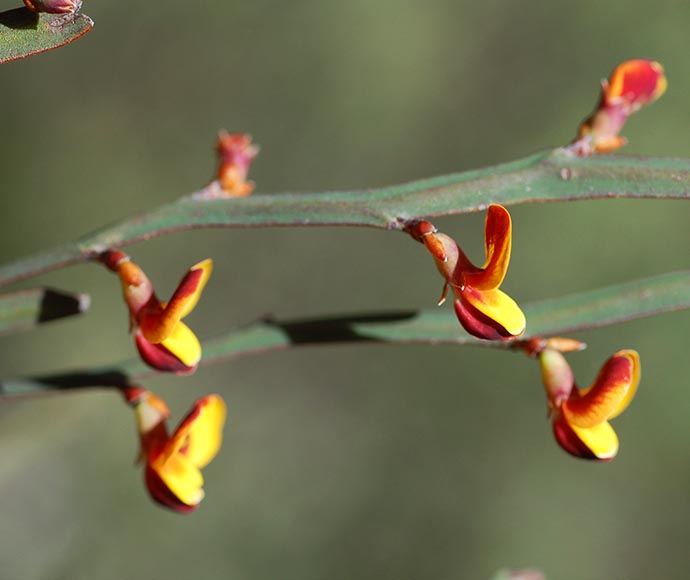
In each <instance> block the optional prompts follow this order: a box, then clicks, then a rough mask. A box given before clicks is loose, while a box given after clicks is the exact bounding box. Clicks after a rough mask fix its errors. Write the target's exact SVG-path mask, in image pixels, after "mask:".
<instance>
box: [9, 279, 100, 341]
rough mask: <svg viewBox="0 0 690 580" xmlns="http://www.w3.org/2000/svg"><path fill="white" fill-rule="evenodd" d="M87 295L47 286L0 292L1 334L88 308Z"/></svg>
mask: <svg viewBox="0 0 690 580" xmlns="http://www.w3.org/2000/svg"><path fill="white" fill-rule="evenodd" d="M89 305H90V300H89V296H88V294H70V293H67V292H60V291H58V290H51V289H50V288H31V289H29V290H20V291H18V292H11V293H9V294H2V295H0V334H9V333H12V332H18V331H21V330H29V329H31V328H34V327H35V326H38V325H39V324H43V323H44V322H49V321H51V320H56V319H58V318H65V317H66V316H74V315H75V314H82V313H83V312H86V311H87V310H88V309H89Z"/></svg>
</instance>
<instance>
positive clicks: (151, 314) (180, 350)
mask: <svg viewBox="0 0 690 580" xmlns="http://www.w3.org/2000/svg"><path fill="white" fill-rule="evenodd" d="M100 260H101V262H103V264H105V265H106V267H107V268H108V269H110V270H112V271H113V272H115V273H117V274H118V276H119V277H120V281H121V282H122V292H123V295H124V299H125V302H126V303H127V307H128V308H129V316H130V323H131V329H132V331H133V332H134V340H135V342H136V345H137V349H138V350H139V354H140V355H141V358H142V359H143V360H144V362H146V363H147V364H148V365H149V366H151V367H153V368H154V369H157V370H159V371H167V372H173V373H177V374H187V373H192V372H194V371H195V370H196V367H197V365H198V364H199V360H200V359H201V345H200V344H199V339H198V338H197V337H196V335H195V334H194V333H193V332H192V331H191V330H190V329H189V327H188V326H187V325H186V324H184V323H183V322H182V319H183V318H184V317H185V316H187V315H188V314H189V313H190V312H191V311H192V310H193V309H194V307H195V306H196V304H197V302H198V301H199V297H200V296H201V293H202V291H203V289H204V286H206V282H207V281H208V279H209V277H210V276H211V270H212V269H213V262H212V261H211V260H210V259H207V260H203V261H201V262H199V263H198V264H194V265H193V266H192V267H191V268H190V269H189V270H188V271H187V273H186V274H185V275H184V276H183V277H182V280H181V281H180V283H179V285H178V286H177V289H176V290H175V292H174V293H173V295H172V297H171V298H170V300H169V301H168V302H161V301H160V300H159V299H158V297H157V296H156V293H155V292H154V289H153V284H151V281H150V280H149V279H148V277H147V276H146V274H144V272H143V271H142V269H141V268H140V267H139V266H137V265H136V264H135V263H134V262H132V261H131V260H130V258H129V256H127V255H126V254H124V253H123V252H120V251H108V252H104V253H103V254H101V256H100Z"/></svg>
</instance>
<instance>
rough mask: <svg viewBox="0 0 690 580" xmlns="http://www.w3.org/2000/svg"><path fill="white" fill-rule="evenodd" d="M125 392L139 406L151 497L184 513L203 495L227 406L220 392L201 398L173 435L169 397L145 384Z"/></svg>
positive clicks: (138, 422)
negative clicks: (165, 398) (204, 471)
mask: <svg viewBox="0 0 690 580" xmlns="http://www.w3.org/2000/svg"><path fill="white" fill-rule="evenodd" d="M123 394H124V396H125V399H126V400H127V402H128V403H129V404H130V405H131V406H132V407H134V410H135V412H136V420H137V428H138V431H139V438H140V442H141V450H140V453H139V460H140V461H142V462H145V467H144V481H145V483H146V487H147V489H148V491H149V494H150V495H151V498H152V499H153V500H154V501H155V502H157V503H159V504H160V505H162V506H164V507H167V508H170V509H172V510H174V511H177V512H181V513H189V512H193V511H194V510H195V509H196V508H197V506H198V505H199V502H201V500H202V499H203V498H204V490H203V485H204V478H203V476H202V475H201V469H202V468H203V467H205V466H206V465H208V464H209V463H210V462H211V460H212V459H213V458H214V457H215V456H216V454H217V453H218V450H219V449H220V446H221V443H222V438H223V425H224V424H225V415H226V406H225V402H224V401H223V399H222V398H221V397H220V396H219V395H208V396H206V397H202V398H201V399H199V400H197V401H196V402H195V403H194V405H193V407H192V409H191V411H189V413H188V414H187V416H186V417H185V418H184V419H183V420H182V422H181V423H180V425H179V427H178V428H177V429H176V430H175V432H174V433H173V434H172V435H168V430H167V427H166V424H165V422H166V420H167V419H168V418H169V417H170V411H169V410H168V406H167V405H166V404H165V401H163V400H162V399H160V398H159V397H157V396H156V395H154V394H153V393H151V392H149V391H147V390H146V389H143V388H141V387H127V388H125V389H124V391H123Z"/></svg>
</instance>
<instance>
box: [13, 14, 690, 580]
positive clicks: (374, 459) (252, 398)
mask: <svg viewBox="0 0 690 580" xmlns="http://www.w3.org/2000/svg"><path fill="white" fill-rule="evenodd" d="M17 3H18V2H17V1H15V0H12V1H11V0H1V2H0V9H9V8H13V7H15V5H16V4H17ZM84 10H85V12H86V13H88V14H89V15H90V16H92V17H93V18H94V20H95V21H96V27H95V29H94V30H93V31H92V32H91V33H90V34H89V35H88V36H86V37H85V38H83V39H82V40H80V41H78V42H76V43H75V44H73V45H71V46H68V47H65V48H63V49H61V50H58V51H54V52H51V53H47V54H44V55H40V56H37V57H34V58H30V59H27V60H25V61H19V62H15V63H12V64H8V65H5V66H3V67H2V68H0V78H1V79H2V80H1V86H2V91H1V93H0V103H1V104H2V110H3V115H2V123H1V127H2V129H1V131H2V139H1V140H0V148H1V153H2V154H1V155H0V175H2V186H1V187H0V192H1V193H0V195H2V212H0V259H1V260H2V261H3V262H6V261H9V260H12V259H14V258H17V257H19V256H23V255H26V254H28V253H31V252H33V251H38V250H40V249H43V248H45V247H48V246H51V245H55V244H58V243H60V242H63V241H66V240H69V239H72V238H74V237H76V236H78V235H81V234H83V233H86V232H88V231H91V230H93V229H96V228H97V227H99V226H102V225H104V224H106V223H108V222H111V221H113V220H116V219H118V218H122V217H125V216H127V215H130V214H133V213H135V212H138V211H141V210H145V209H147V208H151V207H153V206H156V205H158V204H162V203H165V202H168V201H170V200H172V199H174V198H176V197H177V196H179V195H182V194H185V193H189V192H191V191H193V190H195V189H197V188H198V187H200V186H202V185H203V184H205V183H206V182H207V181H208V179H209V178H210V177H211V175H212V173H213V170H214V165H215V160H214V155H213V144H214V140H215V135H216V132H217V130H218V129H219V128H221V127H225V128H227V129H229V130H231V131H246V132H250V133H252V134H253V136H254V138H255V140H256V141H257V142H258V143H259V144H260V145H261V147H262V152H261V155H260V157H259V159H258V160H257V162H256V164H255V166H254V170H253V172H252V176H253V178H254V179H255V181H256V182H257V184H258V186H257V190H258V191H259V192H281V191H323V190H335V189H350V188H363V187H370V186H378V185H386V184H393V183H400V182H404V181H407V180H412V179H416V178H420V177H425V176H431V175H438V174H443V173H449V172H454V171H458V170H463V169H470V168H475V167H479V166H484V165H490V164H493V163H497V162H501V161H507V160H511V159H515V158H518V157H521V156H524V155H526V154H529V153H531V152H533V151H536V150H539V149H541V148H545V147H549V146H554V145H559V144H563V143H565V142H567V141H568V140H569V139H570V138H571V137H572V135H573V133H574V131H575V128H576V126H577V124H578V122H579V121H580V120H581V119H582V118H583V117H584V116H585V115H586V114H587V113H589V111H590V110H591V108H592V106H593V104H594V102H595V101H596V98H597V94H598V82H599V79H600V78H602V77H604V76H606V75H608V73H609V72H610V71H611V70H612V68H613V67H614V66H615V64H616V63H618V62H619V61H622V60H625V59H628V58H634V57H646V58H654V59H657V60H659V61H661V62H662V63H663V64H664V65H665V67H666V70H667V74H668V78H669V90H668V92H667V94H666V95H665V96H664V97H663V99H662V100H661V101H659V103H657V104H655V105H653V106H652V107H650V108H649V109H648V110H645V111H643V112H642V113H640V114H639V115H637V116H635V117H634V118H633V119H632V120H631V121H630V122H629V124H628V126H627V127H626V130H625V134H626V136H627V137H629V139H630V141H631V143H630V145H629V146H628V147H627V148H626V149H625V151H624V152H625V153H627V154H654V155H667V156H686V157H687V156H690V142H689V141H688V134H689V132H688V129H689V128H690V104H689V103H690V99H689V96H690V62H689V61H688V33H687V30H688V24H689V23H690V7H689V5H688V3H687V2H686V1H685V0H660V1H658V2H654V3H650V2H643V1H641V0H637V1H630V2H600V1H594V0H579V1H577V2H540V1H536V0H523V1H521V2H510V1H507V0H486V1H484V2H482V3H479V2H470V1H467V0H460V1H458V0H432V1H428V2H414V1H411V0H377V1H375V2H371V1H365V0H352V1H348V2H329V1H324V0H321V1H318V0H291V1H290V2H285V1H279V0H254V1H252V2H237V1H225V2H218V1H211V0H197V1H196V2H181V1H179V0H169V1H168V2H166V3H160V2H137V3H132V2H98V1H95V0H93V1H92V0H86V2H85V7H84ZM512 213H513V217H514V222H515V237H514V254H513V256H514V257H513V262H512V267H511V270H510V272H509V276H508V279H507V281H506V289H507V291H509V292H510V294H512V295H513V296H514V297H516V299H518V300H519V301H520V302H523V303H524V302H529V301H531V300H536V299H540V298H546V297H553V296H559V295H562V294H565V293H569V292H576V291H581V290H586V289H590V288H595V287H599V286H604V285H607V284H610V283H616V282H622V281H625V280H628V279H633V278H639V277H643V276H649V275H654V274H659V273H663V272H666V271H671V270H677V269H684V268H687V267H688V246H689V242H690V233H689V229H688V218H689V217H690V206H688V204H687V203H681V202H677V201H666V202H664V201H659V202H650V201H626V200H620V201H593V202H579V203H575V204H551V205H544V206H520V207H515V208H514V210H512ZM482 224H483V216H482V215H479V214H475V215H468V216H460V217H455V218H448V219H443V220H438V225H440V226H441V227H442V229H443V230H444V231H446V232H448V233H450V234H452V235H454V236H455V237H456V238H457V239H458V240H460V241H461V243H462V244H463V245H464V246H466V247H467V249H468V252H469V253H470V255H471V256H473V257H474V258H475V259H476V260H478V261H479V260H481V258H482V238H481V236H482ZM129 250H130V253H131V254H132V255H133V256H134V257H135V259H136V261H137V262H138V263H140V264H141V265H142V266H143V267H144V268H145V269H146V271H147V272H148V274H149V275H150V277H151V278H152V279H153V280H154V281H155V283H156V286H157V288H159V291H160V293H161V294H162V295H167V294H168V293H169V292H171V291H172V289H173V288H174V286H175V284H176V282H177V279H178V278H179V276H180V275H181V273H182V272H183V271H184V270H185V269H186V268H187V267H188V266H189V265H190V264H192V263H194V262H196V261H198V260H199V259H201V258H204V257H207V256H212V257H213V258H214V259H215V263H216V270H215V273H214V276H213V278H212V280H211V283H210V285H209V286H208V288H207V291H206V293H205V297H204V300H203V301H202V302H201V304H200V307H199V308H198V309H197V310H196V311H195V312H194V314H193V315H192V317H190V325H191V326H192V327H193V328H195V329H196V330H197V331H198V333H199V334H200V335H201V336H204V337H208V336H213V335H215V334H218V333H220V332H222V331H223V330H225V329H227V328H229V327H231V326H234V325H239V324H243V323H247V322H249V321H251V320H254V319H255V318H257V317H259V316H261V315H264V314H267V313H271V314H274V315H276V316H278V317H289V318H293V317H303V316H316V315H320V314H326V313H336V312H337V313H355V312H361V311H364V310H382V309H396V308H404V309H407V308H422V307H431V306H433V304H434V301H435V299H436V298H437V296H438V292H439V291H440V287H441V279H440V278H439V277H438V275H437V273H436V272H435V269H434V267H433V264H432V263H431V260H430V259H429V257H428V256H427V255H426V253H425V252H424V251H423V249H422V248H421V247H420V246H418V245H416V244H414V243H412V242H411V241H410V240H409V239H407V238H405V237H404V236H402V235H400V234H395V233H387V232H380V231H370V230H366V229H345V228H343V229H326V228H314V229H275V230H217V231H196V232H188V233H180V234H175V235H171V236H167V237H163V238H158V239H155V240H151V241H149V242H146V243H143V244H138V245H135V246H130V248H129ZM37 282H40V283H41V284H50V285H54V286H57V287H60V288H63V289H67V290H73V291H86V292H89V293H90V294H91V295H92V298H93V307H92V311H91V312H90V313H89V314H88V316H86V317H83V318H81V319H73V320H68V321H60V322H56V323H52V324H51V325H47V326H45V327H43V328H41V329H40V330H38V331H35V332H33V333H30V334H23V335H18V336H13V337H10V338H7V337H4V338H2V339H1V340H0V344H1V349H0V364H1V365H2V374H3V375H6V376H16V375H21V374H35V373H41V372H47V371H53V370H60V369H68V368H74V367H85V366H90V365H102V364H108V363H112V362H115V361H118V360H120V359H123V358H128V357H130V356H131V355H132V354H133V345H132V341H131V337H129V336H128V334H127V320H126V311H125V308H124V305H123V304H122V302H121V297H120V290H119V285H118V283H117V280H116V279H115V278H114V277H113V276H112V275H110V274H108V273H107V272H105V271H104V270H103V269H101V268H98V267H96V266H93V265H82V266H76V267H72V268H69V269H66V270H63V271H60V272H55V273H52V274H50V275H45V276H43V277H41V278H40V279H39V280H38V281H32V283H33V284H36V283H37ZM27 285H28V284H24V286H27ZM446 308H447V309H448V316H452V315H453V314H452V310H451V309H450V308H449V307H446ZM689 328H690V315H689V313H687V312H681V313H675V314H665V315H662V316H658V317H655V318H651V319H647V320H643V321H638V322H631V323H627V324H624V325H620V326H616V327H610V328H607V329H602V330H596V331H591V332H583V333H579V334H577V335H575V336H576V337H577V338H579V339H582V340H585V341H587V342H588V344H589V348H588V350H586V351H585V352H584V353H578V354H575V355H573V356H571V357H570V360H571V362H572V364H573V367H574V369H575V372H576V375H577V376H578V377H579V382H580V383H581V384H582V385H586V384H588V383H589V382H590V381H591V380H592V379H593V377H594V375H595V374H596V372H597V370H598V368H599V366H600V365H601V363H602V362H603V361H604V360H605V358H607V357H608V356H609V355H610V354H612V353H613V352H614V351H616V350H618V349H620V348H635V349H638V350H639V351H640V352H641V354H642V363H643V382H642V385H641V388H640V392H639V395H638V397H637V398H636V400H635V401H634V403H633V405H632V406H631V407H630V409H629V410H628V411H627V412H626V413H625V414H624V415H623V416H621V417H620V418H619V419H617V420H616V425H615V427H616V429H617V431H618V433H619V436H620V438H621V443H622V445H621V451H620V454H619V456H618V457H617V458H616V460H615V461H613V462H612V463H610V464H590V463H586V462H582V461H577V460H575V459H573V458H571V457H569V456H567V455H566V454H564V453H563V452H562V451H561V450H560V449H559V448H558V447H557V446H556V444H555V442H554V441H553V440H552V436H551V433H550V428H549V424H548V422H547V420H546V419H545V401H544V395H543V391H542V387H541V383H540V378H539V369H538V367H537V365H536V364H535V363H534V361H531V360H528V359H527V358H525V357H521V356H518V355H513V354H510V353H505V352H495V351H491V350H488V349H473V348H452V347H448V346H441V347H411V346H406V347H402V346H397V347H383V346H369V347H366V346H340V347H323V348H318V349H303V350H299V351H292V352H284V353H277V354H269V355H265V356H262V357H260V358H258V357H257V358H246V359H242V360H236V361H233V362H229V363H226V364H222V365H218V366H213V367H208V368H202V369H201V370H199V371H198V372H197V373H196V374H195V375H194V376H193V377H190V378H185V379H180V378H176V377H173V378H170V377H162V378H160V379H156V380H152V381H151V382H150V384H148V385H147V386H148V387H149V388H151V389H153V390H154V391H156V392H157V393H158V394H160V395H162V396H163V397H165V399H166V400H167V401H168V402H169V404H170V406H171V408H172V410H173V414H174V416H175V417H181V416H182V415H183V414H184V413H185V412H186V409H187V408H188V407H189V405H190V404H191V402H192V401H193V400H194V399H195V398H197V397H198V396H201V395H202V394H206V393H209V392H219V393H222V394H223V396H224V397H225V398H226V400H227V402H228V405H229V422H228V425H227V427H226V432H225V435H226V441H225V445H224V447H223V449H222V452H221V454H220V456H219V457H218V458H217V459H216V460H215V461H214V463H212V464H211V465H210V466H209V467H208V468H207V469H206V470H205V475H206V492H207V497H206V499H205V500H204V502H203V503H202V505H201V506H200V509H199V510H198V512H196V513H195V514H193V515H191V516H180V515H177V514H174V513H169V512H166V511H164V510H162V509H160V508H158V507H157V506H155V505H153V504H152V503H151V502H150V500H149V499H148V497H147V494H146V492H145V489H144V486H143V484H142V474H141V471H140V470H139V469H137V468H135V467H134V466H133V461H134V457H135V454H136V449H137V439H136V435H135V431H134V421H133V416H132V413H131V411H130V410H129V409H128V408H127V407H126V406H125V405H124V404H123V403H122V402H121V400H120V398H119V397H118V396H117V395H116V394H114V393H112V392H107V391H105V390H92V391H84V392H80V393H74V394H67V395H64V394H63V395H56V396H44V397H38V398H29V399H14V400H13V399H4V400H2V401H0V457H1V458H2V459H1V460H0V537H1V538H2V541H1V542H0V577H1V578H2V580H42V579H50V580H53V579H63V578H64V579H70V580H101V579H102V580H111V579H118V578H206V579H209V580H211V579H216V578H218V579H221V578H223V579H225V578H231V579H237V580H243V579H251V580H275V579H276V578H281V579H286V580H289V579H295V580H297V579H299V580H317V579H324V578H328V579H329V580H341V579H342V580H346V579H348V580H349V579H352V578H357V579H369V578H370V579H377V580H385V579H395V580H404V579H419V578H424V579H432V578H433V579H448V580H450V579H458V578H461V579H468V580H469V579H483V578H488V577H489V576H490V575H491V574H492V573H493V572H494V571H495V570H496V569H498V568H500V567H503V566H512V567H521V566H528V565H529V566H536V567H539V568H541V569H542V570H543V571H544V572H545V573H546V574H547V576H548V578H549V579H550V580H581V579H587V580H600V579H601V580H611V579H626V580H628V579H629V580H637V579H645V580H647V579H649V578H664V579H667V580H671V579H687V578H688V577H690V559H689V558H688V552H687V545H688V539H689V538H690V428H689V425H690V379H689V378H688V377H690V357H689V356H688V355H687V345H688V337H689V331H688V329H689Z"/></svg>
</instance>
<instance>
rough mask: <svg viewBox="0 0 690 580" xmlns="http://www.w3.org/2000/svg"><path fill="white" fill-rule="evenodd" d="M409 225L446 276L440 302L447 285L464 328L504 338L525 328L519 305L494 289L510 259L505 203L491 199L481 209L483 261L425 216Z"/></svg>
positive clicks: (483, 336) (484, 336) (486, 336)
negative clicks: (478, 261)
mask: <svg viewBox="0 0 690 580" xmlns="http://www.w3.org/2000/svg"><path fill="white" fill-rule="evenodd" d="M408 231H409V232H410V234H411V235H412V237H414V238H415V239H416V240H417V241H419V242H421V243H423V244H424V245H425V246H426V248H427V250H429V252H430V253H431V255H432V256H433V258H434V262H435V263H436V268H437V269H438V271H439V272H440V274H441V276H443V278H444V279H445V284H444V285H443V292H442V295H441V299H440V301H439V304H443V302H444V301H445V299H446V296H447V294H448V289H449V288H450V289H451V290H452V292H453V296H454V300H453V305H454V307H455V313H456V315H457V317H458V320H459V321H460V324H462V326H463V327H464V329H465V330H466V331H467V332H469V333H470V334H471V335H472V336H475V337H477V338H481V339H484V340H509V339H512V338H515V337H517V336H520V335H521V334H522V333H523V332H524V331H525V324H526V322H525V315H524V314H523V313H522V310H520V307H519V306H518V305H517V304H516V303H515V301H514V300H513V299H512V298H511V297H510V296H508V295H507V294H505V293H504V292H502V291H501V290H499V289H498V287H499V286H500V285H501V283H502V282H503V279H504V278H505V275H506V272H507V270H508V264H509V263H510V249H511V239H512V222H511V219H510V214H509V213H508V210H507V209H506V208H504V207H503V206H500V205H491V206H490V207H489V210H488V212H487V214H486V223H485V225H484V245H485V248H486V261H485V263H484V265H483V266H482V267H481V268H480V267H478V266H475V265H474V264H473V263H472V262H471V261H470V260H469V259H468V258H467V256H465V254H464V253H463V251H462V249H461V248H460V246H459V245H458V244H457V242H456V241H455V240H454V239H453V238H451V237H449V236H447V235H445V234H441V233H438V232H437V230H436V228H435V227H434V226H433V224H431V223H430V222H427V221H419V222H414V223H412V224H411V225H410V226H409V227H408Z"/></svg>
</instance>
